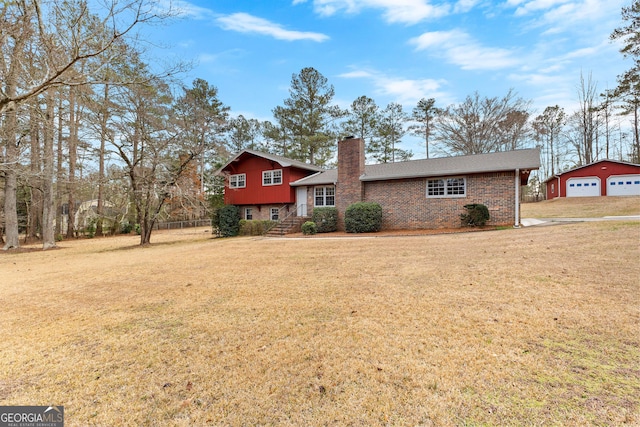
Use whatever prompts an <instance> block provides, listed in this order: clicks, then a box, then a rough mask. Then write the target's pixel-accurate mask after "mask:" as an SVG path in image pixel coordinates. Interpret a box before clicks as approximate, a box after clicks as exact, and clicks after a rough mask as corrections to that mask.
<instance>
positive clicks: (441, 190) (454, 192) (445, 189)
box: [427, 177, 467, 197]
mask: <svg viewBox="0 0 640 427" xmlns="http://www.w3.org/2000/svg"><path fill="white" fill-rule="evenodd" d="M466 194H467V180H466V179H465V178H463V177H456V178H436V179H428V180H427V197H464V196H466Z"/></svg>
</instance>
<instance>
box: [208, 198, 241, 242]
mask: <svg viewBox="0 0 640 427" xmlns="http://www.w3.org/2000/svg"><path fill="white" fill-rule="evenodd" d="M211 223H212V225H213V228H214V229H217V230H218V235H220V236H222V237H232V236H237V235H238V232H239V231H240V209H238V207H237V206H234V205H225V206H223V207H221V208H220V209H216V210H215V211H214V213H213V217H212V218H211Z"/></svg>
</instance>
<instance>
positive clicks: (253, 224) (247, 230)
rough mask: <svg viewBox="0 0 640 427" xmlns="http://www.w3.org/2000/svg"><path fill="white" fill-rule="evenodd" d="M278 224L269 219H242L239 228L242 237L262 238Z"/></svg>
mask: <svg viewBox="0 0 640 427" xmlns="http://www.w3.org/2000/svg"><path fill="white" fill-rule="evenodd" d="M275 223H276V222H275V221H271V220H268V219H264V220H259V219H251V220H246V219H241V220H240V222H239V223H238V226H239V230H240V231H239V234H240V235H241V236H261V235H263V234H264V233H265V231H266V230H268V229H269V228H270V227H272V226H273V225H274V224H275Z"/></svg>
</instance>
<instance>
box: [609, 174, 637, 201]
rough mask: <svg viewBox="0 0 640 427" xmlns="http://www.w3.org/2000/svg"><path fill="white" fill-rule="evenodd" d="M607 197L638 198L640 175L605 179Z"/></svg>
mask: <svg viewBox="0 0 640 427" xmlns="http://www.w3.org/2000/svg"><path fill="white" fill-rule="evenodd" d="M607 196H640V175H614V176H610V177H609V178H607Z"/></svg>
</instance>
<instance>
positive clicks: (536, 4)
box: [515, 0, 569, 16]
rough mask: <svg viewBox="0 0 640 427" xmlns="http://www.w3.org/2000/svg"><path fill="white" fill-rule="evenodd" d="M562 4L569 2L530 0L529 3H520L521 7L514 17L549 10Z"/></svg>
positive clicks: (567, 0) (561, 0)
mask: <svg viewBox="0 0 640 427" xmlns="http://www.w3.org/2000/svg"><path fill="white" fill-rule="evenodd" d="M564 3H569V0H532V1H529V2H522V3H520V4H521V6H519V7H518V8H517V9H516V11H515V15H516V16H523V15H528V14H530V13H532V12H536V11H539V10H547V9H551V8H554V7H556V6H559V5H562V4H564Z"/></svg>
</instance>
